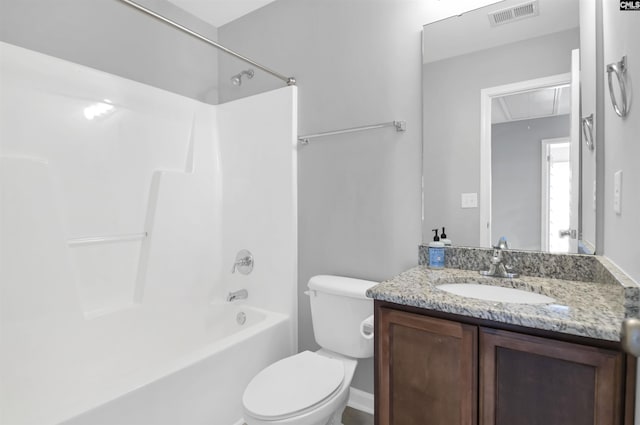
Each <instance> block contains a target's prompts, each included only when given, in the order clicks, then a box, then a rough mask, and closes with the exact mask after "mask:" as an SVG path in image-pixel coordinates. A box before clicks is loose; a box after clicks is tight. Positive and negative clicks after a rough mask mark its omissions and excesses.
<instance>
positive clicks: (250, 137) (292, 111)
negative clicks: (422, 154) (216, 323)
mask: <svg viewBox="0 0 640 425" xmlns="http://www.w3.org/2000/svg"><path fill="white" fill-rule="evenodd" d="M296 102H297V88H296V87H285V88H281V89H278V90H274V91H271V92H269V93H263V94H260V95H256V96H251V97H248V98H244V99H240V100H236V101H233V102H228V103H225V104H223V105H218V106H217V107H216V109H217V111H218V122H219V125H218V128H219V130H218V134H219V139H220V163H219V166H220V168H221V176H222V182H221V189H222V191H221V194H222V197H221V202H222V224H223V225H222V229H221V235H220V236H222V241H223V252H222V255H221V261H222V273H223V276H222V282H223V285H224V288H225V290H227V291H236V290H238V289H247V290H248V291H249V302H250V304H251V305H254V306H257V307H260V308H264V309H267V310H270V311H278V312H280V313H283V314H288V315H291V316H292V317H293V318H294V319H295V317H296V315H297V310H296V305H297V299H298V298H297V295H296V293H295V288H296V286H297V279H298V275H297V269H298V249H297V244H298V222H297V214H296V213H297V195H298V193H297V173H296V167H297V143H296V109H297V104H296ZM241 249H248V250H249V251H250V252H251V253H252V254H253V257H254V262H255V264H254V269H253V271H252V272H251V273H250V274H249V275H243V274H241V273H239V272H236V273H235V274H231V273H230V272H231V267H232V265H233V263H234V261H235V258H236V253H237V252H238V251H240V250H241ZM224 295H226V294H223V296H224ZM295 322H296V321H295V320H293V325H294V326H293V328H292V331H293V332H295V333H294V334H292V335H291V340H292V342H293V344H292V346H294V347H295V346H297V327H296V326H295Z"/></svg>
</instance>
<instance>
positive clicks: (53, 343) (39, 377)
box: [0, 303, 293, 425]
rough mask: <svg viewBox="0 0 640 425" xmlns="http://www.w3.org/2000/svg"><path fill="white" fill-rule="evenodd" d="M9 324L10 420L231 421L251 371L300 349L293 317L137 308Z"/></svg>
mask: <svg viewBox="0 0 640 425" xmlns="http://www.w3.org/2000/svg"><path fill="white" fill-rule="evenodd" d="M77 319H78V318H77V317H70V316H58V317H56V318H55V319H52V320H47V321H46V322H41V323H37V322H22V323H20V324H14V325H13V326H11V327H10V326H7V325H4V326H3V329H2V354H1V355H2V375H1V376H0V379H1V380H2V383H1V384H0V387H1V390H2V393H1V397H2V398H1V399H0V400H1V403H0V412H1V413H0V423H2V424H11V425H17V424H57V423H64V424H91V425H98V424H105V425H106V424H109V425H114V424H118V425H127V424H132V425H133V424H136V425H147V424H149V425H151V424H153V425H158V424H171V425H191V424H209V425H233V424H238V423H242V421H241V420H242V409H241V398H242V392H243V391H244V388H245V386H246V385H247V384H248V382H249V381H250V380H251V378H252V377H253V376H254V375H255V374H256V373H258V372H259V371H260V370H261V369H263V368H264V367H265V366H267V365H269V364H271V363H273V362H274V361H277V360H279V359H281V358H283V357H286V356H288V355H290V354H291V353H292V352H293V341H292V328H291V326H292V325H291V320H290V318H289V317H288V316H286V315H283V314H279V313H273V312H268V311H264V310H260V309H256V308H252V307H249V306H248V305H243V304H242V303H238V304H232V303H220V304H214V305H207V306H201V307H199V308H189V309H187V308H184V307H182V308H181V309H178V308H176V306H172V307H171V308H148V307H145V306H136V307H133V308H129V309H126V310H122V311H119V312H117V313H111V314H108V315H104V316H100V317H95V318H92V319H88V320H85V319H82V320H77Z"/></svg>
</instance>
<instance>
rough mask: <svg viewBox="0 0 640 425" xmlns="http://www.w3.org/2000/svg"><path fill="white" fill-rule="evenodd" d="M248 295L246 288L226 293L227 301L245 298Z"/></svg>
mask: <svg viewBox="0 0 640 425" xmlns="http://www.w3.org/2000/svg"><path fill="white" fill-rule="evenodd" d="M248 297H249V292H248V291H247V290H246V289H240V290H239V291H235V292H229V294H228V295H227V301H229V302H231V301H237V300H246V299H247V298H248Z"/></svg>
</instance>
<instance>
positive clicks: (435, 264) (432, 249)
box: [429, 229, 444, 269]
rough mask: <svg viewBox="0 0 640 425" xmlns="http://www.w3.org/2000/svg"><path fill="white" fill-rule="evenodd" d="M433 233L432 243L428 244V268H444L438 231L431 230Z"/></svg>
mask: <svg viewBox="0 0 640 425" xmlns="http://www.w3.org/2000/svg"><path fill="white" fill-rule="evenodd" d="M432 230H433V231H434V232H435V236H434V237H433V242H429V268H432V269H443V268H444V243H442V242H441V241H440V237H439V236H438V229H432Z"/></svg>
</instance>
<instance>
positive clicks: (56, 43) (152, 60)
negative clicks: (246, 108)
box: [0, 0, 218, 103]
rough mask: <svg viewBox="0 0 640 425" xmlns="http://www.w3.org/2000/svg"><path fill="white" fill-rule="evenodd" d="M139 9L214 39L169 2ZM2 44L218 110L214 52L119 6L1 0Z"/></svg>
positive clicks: (147, 0) (82, 0) (150, 1)
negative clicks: (81, 66)
mask: <svg viewBox="0 0 640 425" xmlns="http://www.w3.org/2000/svg"><path fill="white" fill-rule="evenodd" d="M139 3H141V4H143V5H146V6H148V7H150V8H152V9H153V10H155V11H157V12H159V13H161V14H164V15H165V16H167V17H169V18H172V19H174V20H177V21H178V22H181V23H183V24H184V25H187V26H189V27H191V28H193V29H195V30H196V31H199V32H201V33H202V34H203V35H205V36H208V37H210V38H213V39H215V38H216V37H217V30H216V28H215V27H213V26H211V25H209V24H207V23H205V22H203V21H201V20H199V19H197V18H195V17H194V16H192V15H189V14H188V13H186V12H184V11H183V10H182V9H179V8H177V7H176V6H174V5H173V4H172V3H169V2H167V1H166V0H141V1H139ZM0 40H1V41H4V42H7V43H11V44H14V45H17V46H21V47H25V48H27V49H30V50H35V51H38V52H41V53H45V54H47V55H51V56H56V57H59V58H62V59H66V60H68V61H71V62H75V63H79V64H81V65H86V66H88V67H91V68H95V69H99V70H102V71H105V72H108V73H111V74H115V75H119V76H121V77H125V78H129V79H132V80H135V81H139V82H142V83H146V84H149V85H152V86H155V87H159V88H162V89H165V90H169V91H172V92H174V93H178V94H181V95H184V96H188V97H191V98H194V99H198V100H202V101H206V102H209V103H217V96H218V95H217V78H218V77H217V56H218V53H217V51H216V49H215V48H213V47H211V46H209V45H207V44H205V43H204V42H202V41H199V40H197V39H195V38H193V37H191V36H189V35H186V34H184V33H182V32H180V31H178V30H176V29H174V28H172V27H170V26H169V25H167V24H165V23H162V22H160V21H158V20H156V19H154V18H151V17H149V16H147V15H145V14H143V13H141V12H139V11H138V10H136V9H134V8H132V7H131V6H128V5H126V4H124V3H122V2H120V1H118V0H0Z"/></svg>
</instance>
